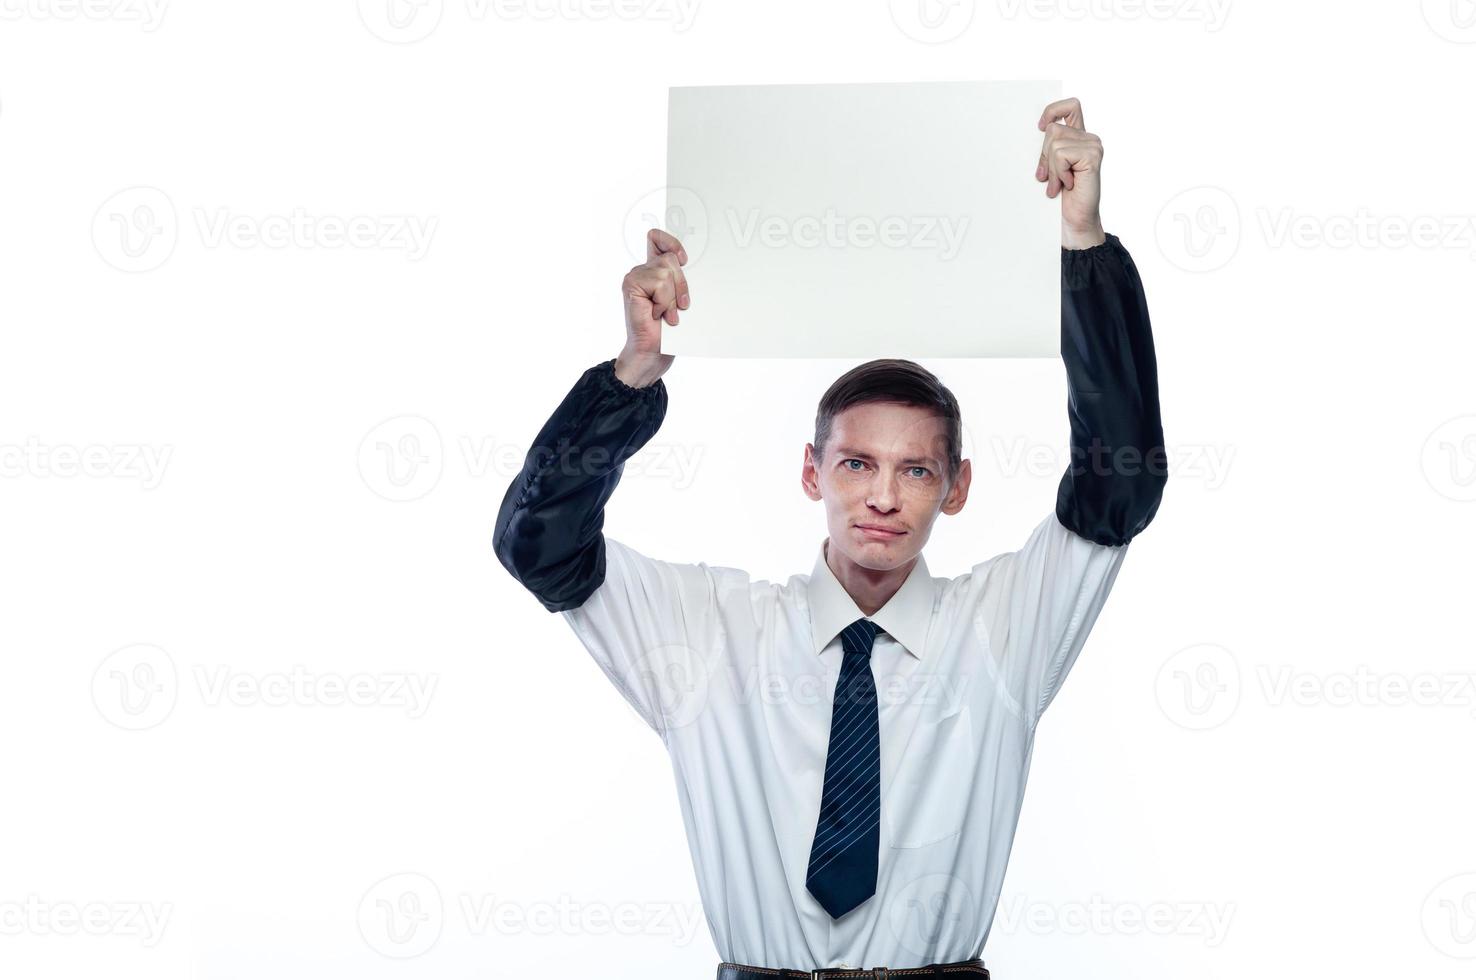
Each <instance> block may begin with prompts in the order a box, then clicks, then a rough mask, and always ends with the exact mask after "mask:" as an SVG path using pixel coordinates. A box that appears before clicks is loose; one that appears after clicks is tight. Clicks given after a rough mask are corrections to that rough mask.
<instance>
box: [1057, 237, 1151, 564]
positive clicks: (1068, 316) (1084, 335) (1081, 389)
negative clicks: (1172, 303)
mask: <svg viewBox="0 0 1476 980" xmlns="http://www.w3.org/2000/svg"><path fill="white" fill-rule="evenodd" d="M1061 358H1062V360H1063V361H1065V363H1066V385H1067V392H1068V400H1067V408H1068V411H1069V413H1070V418H1071V465H1070V466H1068V467H1067V469H1066V473H1065V474H1064V475H1063V476H1062V477H1061V484H1060V486H1059V488H1058V489H1057V493H1056V518H1057V519H1058V520H1059V521H1060V522H1061V523H1062V524H1063V525H1064V526H1065V527H1066V528H1067V529H1068V530H1070V531H1072V532H1073V533H1075V534H1077V535H1079V536H1081V537H1083V538H1086V539H1087V540H1089V541H1094V542H1096V543H1098V544H1106V545H1121V544H1126V543H1127V542H1128V541H1129V540H1131V539H1132V538H1133V536H1134V535H1136V534H1138V533H1139V532H1141V531H1142V530H1143V529H1144V528H1146V527H1147V526H1148V524H1149V522H1150V521H1152V520H1153V515H1154V514H1155V513H1157V511H1158V504H1159V501H1160V499H1161V498H1162V496H1163V487H1164V484H1165V483H1167V481H1168V465H1167V462H1168V461H1167V453H1166V451H1165V448H1164V442H1163V426H1162V423H1161V421H1160V418H1159V411H1158V366H1157V362H1156V359H1155V357H1154V353H1153V332H1152V329H1151V327H1150V324H1149V321H1148V300H1147V298H1146V297H1145V296H1144V294H1143V283H1142V280H1141V279H1139V277H1138V270H1137V267H1136V266H1135V265H1134V264H1133V260H1132V256H1130V255H1129V254H1128V251H1127V249H1125V248H1123V246H1122V242H1120V241H1119V240H1118V238H1117V236H1116V235H1112V234H1108V235H1107V240H1106V241H1105V242H1103V243H1102V244H1101V245H1095V246H1093V247H1091V248H1085V249H1068V248H1062V249H1061Z"/></svg>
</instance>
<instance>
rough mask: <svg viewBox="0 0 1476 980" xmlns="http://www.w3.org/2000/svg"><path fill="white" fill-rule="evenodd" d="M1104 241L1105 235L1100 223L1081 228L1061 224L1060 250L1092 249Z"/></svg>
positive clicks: (1105, 239)
mask: <svg viewBox="0 0 1476 980" xmlns="http://www.w3.org/2000/svg"><path fill="white" fill-rule="evenodd" d="M1105 241H1107V233H1106V232H1105V231H1103V230H1102V222H1100V221H1097V222H1094V223H1092V224H1090V225H1085V226H1082V227H1073V226H1071V225H1068V224H1066V223H1065V222H1062V224H1061V247H1062V248H1070V249H1082V248H1093V247H1095V246H1097V245H1101V244H1102V243H1103V242H1105Z"/></svg>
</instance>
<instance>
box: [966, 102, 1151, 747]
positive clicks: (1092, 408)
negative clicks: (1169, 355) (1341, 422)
mask: <svg viewBox="0 0 1476 980" xmlns="http://www.w3.org/2000/svg"><path fill="white" fill-rule="evenodd" d="M1039 126H1040V128H1041V129H1042V130H1044V131H1045V132H1046V134H1047V135H1046V142H1045V147H1044V148H1043V150H1042V152H1041V159H1040V165H1039V167H1038V169H1037V170H1036V179H1037V180H1040V181H1042V182H1045V183H1046V185H1047V186H1046V194H1047V195H1048V196H1050V197H1055V196H1056V195H1058V194H1059V195H1060V196H1061V245H1062V247H1061V359H1062V360H1063V361H1064V362H1065V364H1066V387H1067V406H1068V410H1069V412H1070V417H1071V463H1070V465H1068V466H1067V468H1066V472H1065V474H1063V475H1062V477H1061V483H1060V485H1059V487H1058V488H1057V491H1056V507H1055V513H1054V515H1047V516H1046V517H1045V518H1044V519H1043V520H1041V522H1040V523H1039V524H1038V525H1037V526H1036V527H1035V529H1034V530H1033V531H1032V532H1031V533H1030V536H1029V538H1028V539H1027V540H1026V542H1025V544H1024V545H1023V546H1022V547H1021V548H1020V549H1019V550H1018V551H1015V552H1011V553H1009V554H1007V555H1003V556H1001V557H1000V558H999V559H998V560H991V561H990V562H985V563H982V564H980V565H977V566H975V568H974V574H975V575H978V576H981V577H983V578H984V579H985V580H986V584H985V588H983V589H982V590H981V593H982V595H983V604H982V606H981V609H980V614H979V617H978V619H977V620H976V625H977V626H978V627H979V629H980V631H981V632H982V633H984V634H985V637H986V639H987V640H988V642H989V643H990V645H991V647H992V648H993V649H994V651H995V655H996V657H997V658H998V663H999V665H1000V670H1001V674H1002V680H1003V686H1004V689H1005V691H1006V692H1007V694H1008V696H1009V699H1010V701H1011V702H1012V703H1013V705H1014V707H1015V709H1016V710H1017V711H1019V712H1020V714H1021V716H1022V718H1023V719H1024V721H1025V722H1026V724H1028V725H1029V726H1030V727H1032V728H1033V727H1034V726H1035V725H1036V724H1037V723H1038V722H1039V721H1040V718H1041V716H1042V714H1043V713H1044V712H1045V710H1046V708H1047V706H1049V705H1050V703H1051V701H1052V700H1053V699H1054V698H1055V696H1056V694H1057V692H1058V691H1060V689H1061V685H1062V683H1063V682H1064V681H1065V679H1066V676H1067V674H1068V673H1070V671H1071V668H1072V665H1073V664H1075V662H1076V659H1077V657H1078V655H1079V654H1080V653H1081V651H1082V649H1083V647H1084V645H1085V644H1086V640H1087V636H1088V634H1089V633H1090V632H1091V630H1092V627H1093V625H1094V624H1095V623H1096V620H1097V616H1098V614H1099V613H1100V612H1101V611H1102V608H1103V605H1104V604H1105V603H1106V601H1107V596H1108V594H1109V593H1110V592H1111V591H1112V586H1113V584H1114V582H1115V581H1116V579H1117V573H1118V571H1119V570H1120V569H1121V568H1122V563H1123V560H1124V558H1125V557H1126V555H1127V545H1128V542H1129V541H1131V540H1132V538H1133V537H1134V536H1135V535H1137V534H1138V533H1139V532H1141V531H1142V530H1143V529H1144V528H1145V527H1147V526H1148V523H1149V522H1150V521H1151V520H1153V515H1154V514H1155V513H1157V511H1158V504H1159V501H1160V499H1161V498H1162V496H1163V487H1164V484H1165V483H1166V482H1167V478H1168V472H1167V466H1166V454H1165V452H1164V446H1163V427H1162V425H1161V424H1160V422H1159V416H1158V368H1157V364H1156V362H1155V360H1154V354H1153V334H1152V331H1151V329H1150V327H1149V323H1148V303H1147V300H1146V299H1145V298H1144V296H1143V283H1142V281H1141V280H1140V279H1139V278H1138V270H1137V268H1136V267H1135V266H1134V265H1133V260H1132V257H1131V256H1129V255H1128V253H1127V249H1125V248H1123V247H1122V243H1121V242H1120V241H1118V238H1117V236H1116V235H1109V234H1106V233H1105V232H1104V231H1103V229H1102V224H1101V219H1100V217H1099V214H1098V207H1097V205H1098V201H1099V199H1100V194H1101V186H1100V182H1099V175H1100V167H1101V161H1102V143H1101V140H1099V139H1098V138H1097V137H1096V136H1094V135H1093V134H1091V133H1089V132H1087V131H1086V130H1085V123H1084V120H1083V118H1082V113H1081V103H1080V102H1078V101H1077V100H1076V99H1064V100H1062V101H1060V102H1055V103H1052V104H1051V105H1049V106H1047V107H1046V109H1045V112H1044V113H1042V115H1041V119H1040V123H1039Z"/></svg>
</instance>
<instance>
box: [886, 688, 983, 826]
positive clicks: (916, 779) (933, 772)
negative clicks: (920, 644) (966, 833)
mask: <svg viewBox="0 0 1476 980" xmlns="http://www.w3.org/2000/svg"><path fill="white" fill-rule="evenodd" d="M905 752H906V755H905V756H904V757H903V758H902V759H901V760H900V763H899V766H898V774H897V776H896V778H895V779H894V780H893V783H892V787H891V790H890V791H889V792H888V795H887V806H886V812H887V825H888V828H889V830H888V839H889V841H890V843H891V845H892V846H893V847H926V846H927V845H929V844H936V843H938V842H939V841H943V840H947V839H948V838H950V837H956V836H958V834H959V832H960V831H961V830H963V821H964V811H965V809H966V807H967V805H968V801H969V794H970V792H971V791H972V789H973V784H974V768H975V766H974V762H975V759H976V757H977V755H978V746H976V745H975V744H974V725H973V720H972V718H971V717H970V712H969V707H968V705H967V704H965V705H963V706H961V707H959V708H958V709H957V710H955V711H953V712H952V713H950V714H947V715H944V716H943V717H941V718H938V719H937V720H935V721H932V722H931V723H929V722H928V721H926V720H923V721H919V722H918V730H917V731H916V732H915V733H914V734H913V737H912V738H911V739H910V740H909V742H908V744H907V748H906V750H905Z"/></svg>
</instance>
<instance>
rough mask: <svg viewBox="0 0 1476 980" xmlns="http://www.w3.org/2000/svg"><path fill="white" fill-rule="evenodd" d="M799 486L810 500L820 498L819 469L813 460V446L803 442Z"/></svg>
mask: <svg viewBox="0 0 1476 980" xmlns="http://www.w3.org/2000/svg"><path fill="white" fill-rule="evenodd" d="M800 487H801V488H802V489H803V490H804V491H805V496H806V497H809V498H810V499H811V500H821V499H823V498H822V497H821V496H820V471H819V467H818V465H817V464H816V461H815V447H814V446H813V445H812V444H810V443H808V442H807V443H805V458H804V462H803V463H802V464H801V465H800Z"/></svg>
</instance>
